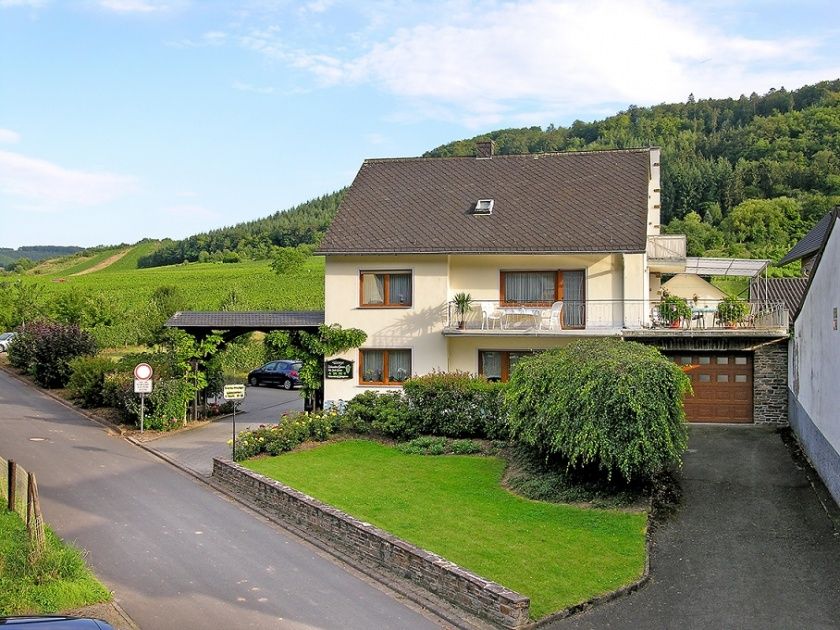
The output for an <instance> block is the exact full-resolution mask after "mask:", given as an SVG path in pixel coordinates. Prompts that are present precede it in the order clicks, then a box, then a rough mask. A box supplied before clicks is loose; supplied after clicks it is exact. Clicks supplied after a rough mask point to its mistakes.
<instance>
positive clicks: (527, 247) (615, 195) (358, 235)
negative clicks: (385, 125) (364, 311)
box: [319, 149, 650, 254]
mask: <svg viewBox="0 0 840 630" xmlns="http://www.w3.org/2000/svg"><path fill="white" fill-rule="evenodd" d="M649 170H650V150H649V149H633V150H621V151H592V152H582V153H541V154H530V155H497V156H494V157H492V158H490V159H476V158H471V157H467V158H399V159H386V160H366V161H365V162H364V163H363V164H362V167H361V169H360V170H359V173H358V175H357V176H356V179H355V180H354V182H353V185H352V186H351V187H350V190H349V191H348V192H347V195H346V197H345V198H344V201H343V202H342V204H341V207H340V208H339V210H338V214H337V215H336V217H335V219H334V220H333V222H332V224H331V225H330V228H329V230H328V231H327V234H326V236H325V237H324V239H323V241H322V242H321V246H320V248H319V252H320V253H323V254H365V253H369V254H371V253H372V254H394V253H469V252H474V253H485V252H486V253H490V252H507V253H533V252H546V253H548V252H643V251H645V246H646V242H647V212H648V182H649ZM479 199H493V200H494V203H493V211H492V214H490V215H482V216H477V215H474V214H472V210H473V209H474V207H475V204H476V202H477V201H478V200H479Z"/></svg>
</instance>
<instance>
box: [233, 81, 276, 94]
mask: <svg viewBox="0 0 840 630" xmlns="http://www.w3.org/2000/svg"><path fill="white" fill-rule="evenodd" d="M231 87H232V88H233V89H234V90H239V91H240V92H253V93H255V94H273V93H274V88H273V87H260V86H258V85H251V84H250V83H243V82H242V81H234V82H233V85H231Z"/></svg>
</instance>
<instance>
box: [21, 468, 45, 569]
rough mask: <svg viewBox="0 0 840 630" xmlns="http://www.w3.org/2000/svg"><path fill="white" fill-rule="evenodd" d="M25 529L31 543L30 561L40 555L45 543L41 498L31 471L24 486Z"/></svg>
mask: <svg viewBox="0 0 840 630" xmlns="http://www.w3.org/2000/svg"><path fill="white" fill-rule="evenodd" d="M26 529H27V531H28V532H29V540H30V543H31V545H30V548H29V559H30V562H31V561H33V560H36V559H37V558H38V557H39V556H40V555H41V552H43V551H44V546H45V545H46V537H45V536H44V517H43V516H42V514H41V500H40V499H39V498H38V483H37V482H36V481H35V475H33V474H32V473H29V479H28V483H27V486H26Z"/></svg>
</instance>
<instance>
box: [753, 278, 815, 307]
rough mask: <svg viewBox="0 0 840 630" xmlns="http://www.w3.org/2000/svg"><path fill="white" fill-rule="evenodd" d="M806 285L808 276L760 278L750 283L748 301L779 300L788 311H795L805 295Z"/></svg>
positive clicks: (776, 301)
mask: <svg viewBox="0 0 840 630" xmlns="http://www.w3.org/2000/svg"><path fill="white" fill-rule="evenodd" d="M765 282H766V283H767V284H766V285H765ZM806 286H808V278H767V279H766V280H765V279H763V278H760V279H757V280H755V282H752V283H750V301H751V302H760V301H767V302H772V303H779V302H781V303H782V304H784V305H785V308H787V310H788V311H789V312H791V313H795V312H796V311H797V310H798V309H799V305H800V304H801V303H802V298H803V297H804V296H805V287H806Z"/></svg>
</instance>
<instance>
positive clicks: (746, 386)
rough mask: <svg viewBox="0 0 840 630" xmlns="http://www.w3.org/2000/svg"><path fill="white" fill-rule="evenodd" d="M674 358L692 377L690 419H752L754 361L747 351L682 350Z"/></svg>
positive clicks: (687, 407)
mask: <svg viewBox="0 0 840 630" xmlns="http://www.w3.org/2000/svg"><path fill="white" fill-rule="evenodd" d="M671 358H672V359H673V360H674V361H675V362H676V363H677V365H679V366H680V367H681V368H682V370H683V371H684V372H685V373H686V374H687V375H688V376H689V378H690V379H691V387H692V388H693V389H694V395H693V396H686V397H685V416H686V419H687V420H688V421H689V422H740V423H751V422H753V360H752V355H751V354H747V353H712V352H706V353H700V354H690V353H689V352H683V353H679V354H672V355H671Z"/></svg>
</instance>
